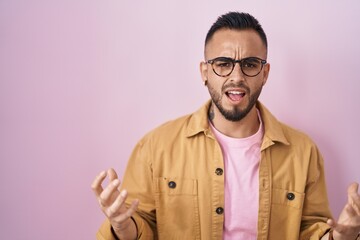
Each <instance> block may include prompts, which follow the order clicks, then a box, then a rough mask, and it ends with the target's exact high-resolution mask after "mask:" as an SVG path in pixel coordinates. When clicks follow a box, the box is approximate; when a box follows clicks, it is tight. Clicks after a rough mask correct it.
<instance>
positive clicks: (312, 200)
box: [92, 12, 360, 240]
mask: <svg viewBox="0 0 360 240" xmlns="http://www.w3.org/2000/svg"><path fill="white" fill-rule="evenodd" d="M266 59H267V40H266V35H265V33H264V31H263V29H262V27H261V25H260V24H259V23H258V21H257V20H256V19H255V18H254V17H252V16H251V15H249V14H246V13H237V12H230V13H228V14H225V15H223V16H221V17H219V18H218V20H217V21H216V22H215V23H214V24H213V26H212V27H211V28H210V30H209V32H208V34H207V36H206V40H205V61H204V62H202V63H200V71H201V76H202V80H203V83H204V85H205V86H206V87H207V88H208V90H209V93H210V96H211V101H209V102H207V103H206V104H205V105H204V106H203V107H201V108H200V109H199V110H198V111H197V112H195V113H193V114H190V115H187V116H184V117H181V118H179V119H177V120H174V121H170V122H167V123H165V124H163V125H162V126H160V127H158V128H157V129H155V130H153V131H152V132H150V133H148V134H147V135H146V136H145V137H144V138H143V139H142V140H140V142H139V143H138V144H137V146H136V147H135V149H134V151H133V154H132V156H131V157H130V160H129V163H128V167H127V170H126V173H125V176H124V180H123V183H122V185H121V189H120V181H119V180H118V177H117V175H116V173H115V171H114V170H113V169H110V170H108V171H107V172H105V171H104V172H101V173H100V174H99V175H98V176H97V177H96V178H95V180H94V182H93V185H92V188H93V190H94V192H95V195H96V197H97V199H98V201H99V204H100V207H101V209H102V211H103V212H104V213H105V215H106V216H107V220H106V221H105V223H104V224H103V226H102V227H101V229H100V230H99V232H98V234H97V239H99V240H110V239H206V240H207V239H247V240H248V239H274V240H278V239H287V240H291V239H294V240H295V239H332V238H334V239H336V240H342V239H351V240H354V239H356V238H357V236H358V233H359V231H360V196H359V194H358V193H357V188H358V185H357V184H352V185H351V186H350V187H349V191H348V199H349V200H348V203H347V205H346V206H345V208H344V210H343V212H342V213H341V216H340V218H339V220H338V221H334V220H333V219H332V218H331V213H330V210H329V204H328V200H327V194H326V186H325V177H324V168H323V160H322V157H321V155H320V153H319V151H318V149H317V147H316V145H315V144H314V143H313V142H312V141H311V140H310V139H309V138H308V137H307V136H306V135H304V134H303V133H300V132H298V131H296V130H294V129H292V128H290V127H288V126H286V125H284V124H282V123H280V122H279V121H277V120H276V119H275V117H274V116H272V115H271V113H270V112H269V111H268V110H267V109H266V108H265V107H264V106H263V105H262V104H261V103H260V102H259V101H258V97H259V95H260V93H261V90H262V88H263V86H264V85H265V83H266V81H267V79H268V75H269V71H270V65H269V63H267V61H266ZM106 176H108V177H109V178H110V183H109V185H108V186H106V188H104V189H103V188H102V186H101V183H102V182H103V180H104V179H105V178H106Z"/></svg>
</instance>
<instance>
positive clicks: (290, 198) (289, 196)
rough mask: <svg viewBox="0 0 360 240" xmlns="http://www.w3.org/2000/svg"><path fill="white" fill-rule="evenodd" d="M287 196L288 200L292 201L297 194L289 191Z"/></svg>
mask: <svg viewBox="0 0 360 240" xmlns="http://www.w3.org/2000/svg"><path fill="white" fill-rule="evenodd" d="M286 197H287V199H288V200H290V201H292V200H294V199H295V194H293V193H291V192H289V193H288V194H287V195H286Z"/></svg>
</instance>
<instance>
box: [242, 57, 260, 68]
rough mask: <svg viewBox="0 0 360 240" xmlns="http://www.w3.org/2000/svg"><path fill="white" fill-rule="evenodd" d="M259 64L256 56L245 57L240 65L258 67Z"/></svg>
mask: <svg viewBox="0 0 360 240" xmlns="http://www.w3.org/2000/svg"><path fill="white" fill-rule="evenodd" d="M260 64H261V63H260V61H259V60H258V59H256V58H246V59H244V60H243V62H242V64H241V65H242V67H244V68H258V67H259V66H260Z"/></svg>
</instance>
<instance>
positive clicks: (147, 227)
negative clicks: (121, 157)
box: [96, 139, 157, 240]
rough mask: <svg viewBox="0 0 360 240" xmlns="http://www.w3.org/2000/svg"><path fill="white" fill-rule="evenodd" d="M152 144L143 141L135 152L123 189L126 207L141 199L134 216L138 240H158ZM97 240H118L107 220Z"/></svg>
mask: <svg viewBox="0 0 360 240" xmlns="http://www.w3.org/2000/svg"><path fill="white" fill-rule="evenodd" d="M152 185H153V174H152V165H151V146H150V142H149V141H147V140H145V139H143V140H141V141H140V142H139V143H138V144H137V145H136V147H135V149H134V150H133V152H132V154H131V157H130V159H129V162H128V165H127V169H126V171H125V174H124V178H123V181H122V185H121V188H122V189H126V190H127V191H128V197H127V200H126V205H128V206H129V205H131V202H132V201H133V200H135V199H139V206H138V210H137V211H136V213H135V214H134V215H133V216H132V219H133V221H134V222H135V224H136V228H137V239H141V240H145V239H157V234H156V233H157V230H156V215H155V214H156V212H155V200H154V194H153V186H152ZM96 236H97V240H116V238H115V237H114V236H113V234H112V232H111V225H110V222H109V221H108V220H106V221H105V222H104V223H103V225H102V226H101V228H100V229H99V231H98V233H97V235H96Z"/></svg>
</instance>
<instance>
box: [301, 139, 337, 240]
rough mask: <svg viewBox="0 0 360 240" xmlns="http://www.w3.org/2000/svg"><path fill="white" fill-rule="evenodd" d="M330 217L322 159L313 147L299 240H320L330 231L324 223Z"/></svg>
mask: <svg viewBox="0 0 360 240" xmlns="http://www.w3.org/2000/svg"><path fill="white" fill-rule="evenodd" d="M331 217H332V216H331V211H330V209H329V202H328V197H327V191H326V184H325V174H324V163H323V158H322V156H321V154H320V153H319V150H318V148H317V147H316V146H315V145H313V146H312V149H311V155H310V165H309V170H308V181H307V185H306V189H305V200H304V208H303V214H302V221H301V232H300V239H302V240H308V239H310V240H318V239H321V237H322V236H323V235H324V234H325V233H326V232H328V231H329V229H330V226H329V225H327V224H326V221H327V220H328V219H329V218H331Z"/></svg>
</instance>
